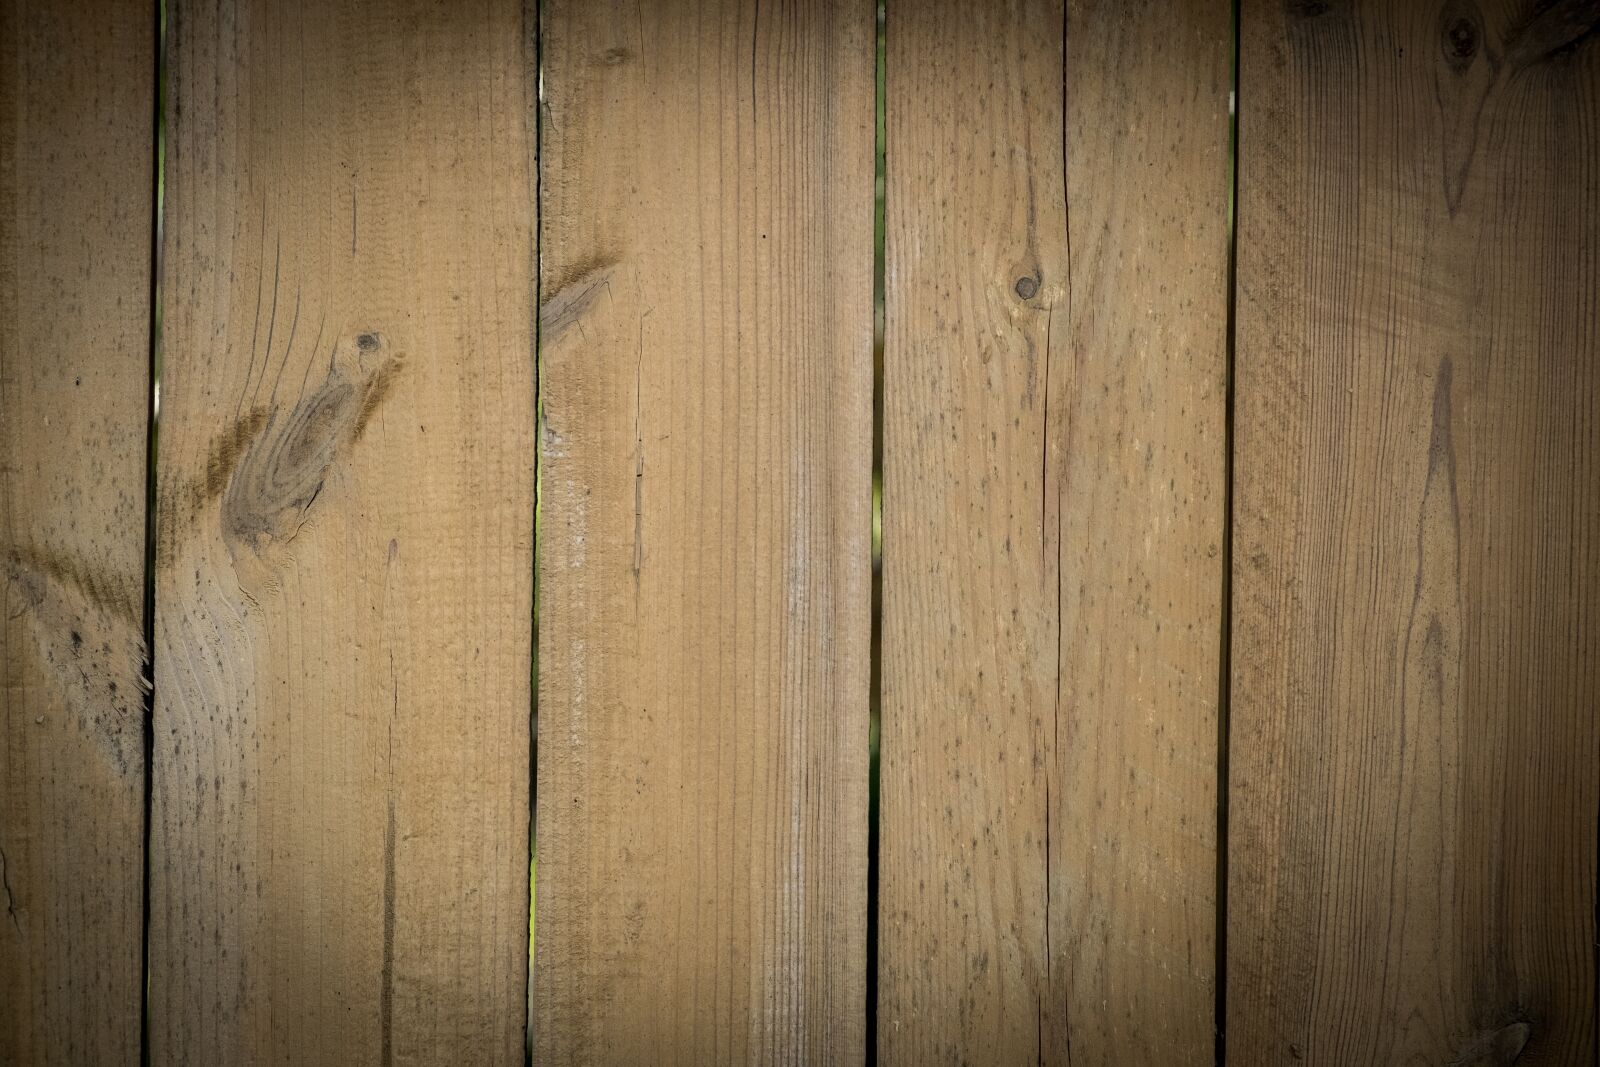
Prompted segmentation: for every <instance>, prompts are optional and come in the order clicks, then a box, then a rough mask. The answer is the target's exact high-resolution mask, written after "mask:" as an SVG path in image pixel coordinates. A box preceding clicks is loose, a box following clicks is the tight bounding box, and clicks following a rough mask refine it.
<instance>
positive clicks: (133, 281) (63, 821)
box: [0, 0, 156, 1064]
mask: <svg viewBox="0 0 1600 1067" xmlns="http://www.w3.org/2000/svg"><path fill="white" fill-rule="evenodd" d="M155 37H156V23H155V10H154V8H153V6H152V5H150V4H127V3H112V2H96V3H79V4H57V5H50V4H46V5H39V4H27V3H22V2H20V0H6V2H4V3H0V560H3V565H4V584H3V590H0V608H3V610H0V671H3V672H4V673H3V688H0V895H3V897H4V900H3V903H4V905H5V914H4V916H0V990H4V991H5V992H4V993H3V994H0V1063H16V1064H24V1063H103V1064H114V1063H137V1062H138V1060H139V998H140V991H141V982H142V971H143V961H142V957H141V952H142V941H141V936H142V925H143V915H144V903H143V894H144V792H145V755H144V751H145V750H144V725H145V723H144V693H145V691H146V689H145V684H144V662H145V656H144V622H145V612H144V602H145V595H144V578H145V566H144V555H145V552H144V549H145V485H146V460H147V449H146V430H147V427H148V424H149V405H150V271H151V249H152V238H151V226H152V224H153V219H154V217H155V211H154V197H155V183H154V164H155V129H154V116H155V84H156V67H155Z"/></svg>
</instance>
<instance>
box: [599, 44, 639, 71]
mask: <svg viewBox="0 0 1600 1067" xmlns="http://www.w3.org/2000/svg"><path fill="white" fill-rule="evenodd" d="M632 58H633V53H632V52H631V51H629V50H628V49H626V48H623V47H622V46H620V45H619V46H617V47H616V48H607V49H606V50H605V51H604V52H601V53H600V55H599V56H598V57H597V62H598V63H599V64H600V66H602V67H620V66H622V65H623V64H624V63H627V62H628V60H630V59H632Z"/></svg>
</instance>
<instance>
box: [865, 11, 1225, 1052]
mask: <svg viewBox="0 0 1600 1067" xmlns="http://www.w3.org/2000/svg"><path fill="white" fill-rule="evenodd" d="M888 47H889V55H888V90H887V92H888V97H887V105H888V135H887V137H888V139H887V146H886V150H887V158H888V193H887V212H888V261H887V301H888V305H887V314H888V327H887V349H886V357H885V358H886V365H885V430H884V644H883V779H882V782H883V786H882V788H883V828H882V875H881V879H882V881H881V893H882V899H881V904H880V921H881V923H882V934H881V939H880V946H881V947H880V951H881V956H880V982H881V985H880V989H879V1016H878V1028H879V1029H878V1035H879V1052H880V1055H881V1057H882V1058H883V1060H884V1061H886V1062H897V1063H914V1064H920V1063H932V1062H941V1063H942V1062H985V1063H1022V1062H1027V1063H1033V1062H1055V1063H1065V1062H1068V1060H1069V1059H1070V1060H1071V1062H1073V1063H1085V1062H1087V1063H1192V1062H1201V1061H1207V1060H1209V1058H1210V1056H1211V1053H1212V1046H1213V1033H1212V1026H1213V1014H1214V1010H1213V1005H1214V1001H1215V993H1214V979H1215V948H1214V932H1215V927H1216V917H1215V912H1214V899H1215V885H1216V868H1215V863H1214V856H1215V849H1216V840H1217V838H1216V815H1217V812H1216V797H1217V787H1216V778H1217V756H1218V724H1217V702H1218V691H1219V662H1220V655H1221V617H1222V611H1221V598H1222V588H1223V587H1222V580H1223V576H1222V552H1221V545H1222V539H1223V522H1224V515H1225V499H1224V497H1225V493H1224V463H1225V452H1224V436H1223V427H1224V418H1225V370H1226V347H1225V327H1226V311H1227V296H1226V278H1227V215H1226V207H1227V203H1226V199H1227V191H1228V180H1229V171H1228V159H1227V143H1228V118H1227V101H1228V89H1229V81H1230V71H1229V67H1228V60H1229V23H1228V16H1227V12H1226V10H1224V9H1222V8H1220V7H1219V8H1216V9H1215V10H1204V9H1200V8H1199V7H1198V6H1195V7H1194V9H1191V5H1187V4H1181V3H1176V2H1172V3H1156V4H1135V5H1120V4H1115V5H1114V4H1090V3H1084V4H1072V5H1070V6H1069V9H1068V10H1066V11H1063V8H1062V6H1061V4H1059V3H1050V2H1030V3H1020V4H1013V5H981V6H974V5H967V4H959V3H954V2H951V3H937V2H922V3H911V4H899V5H896V6H895V7H893V8H892V9H891V10H890V12H889V17H888Z"/></svg>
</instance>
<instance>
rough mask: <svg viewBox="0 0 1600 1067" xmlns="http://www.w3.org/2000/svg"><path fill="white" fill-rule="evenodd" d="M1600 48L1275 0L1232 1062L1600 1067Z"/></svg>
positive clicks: (1243, 195) (1244, 242) (1251, 33)
mask: <svg viewBox="0 0 1600 1067" xmlns="http://www.w3.org/2000/svg"><path fill="white" fill-rule="evenodd" d="M1597 21H1600V8H1597V6H1596V5H1595V4H1593V3H1583V2H1565V3H1562V2H1558V3H1554V4H1531V3H1520V2H1519V3H1498V2H1492V0H1482V2H1480V3H1479V4H1477V5H1473V4H1468V3H1450V4H1446V5H1443V7H1441V6H1439V5H1437V4H1423V3H1399V4H1393V5H1383V4H1374V5H1362V6H1360V7H1357V6H1354V5H1347V4H1343V3H1319V4H1288V5H1283V4H1278V3H1265V2H1255V0H1250V2H1247V3H1246V4H1245V5H1244V10H1243V32H1244V37H1243V50H1242V66H1241V72H1240V100H1241V103H1242V111H1241V127H1240V146H1241V153H1242V154H1241V163H1242V168H1241V172H1240V189H1239V193H1240V216H1239V221H1240V230H1239V283H1238V294H1239V319H1238V349H1237V383H1238V392H1237V451H1236V456H1237V459H1236V464H1237V465H1236V474H1237V481H1236V493H1237V496H1236V500H1237V511H1236V532H1235V540H1234V546H1235V553H1234V575H1235V587H1234V599H1233V605H1234V650H1233V663H1234V668H1235V669H1234V675H1233V703H1232V739H1233V745H1232V749H1233V763H1232V768H1231V781H1232V804H1231V808H1230V826H1231V836H1230V840H1229V856H1230V861H1229V867H1230V891H1229V896H1228V920H1229V937H1228V950H1229V952H1228V955H1229V960H1228V964H1229V966H1228V991H1227V998H1228V1027H1227V1047H1228V1051H1229V1059H1230V1061H1232V1062H1236V1063H1289V1062H1306V1063H1327V1064H1334V1063H1337V1064H1394V1063H1460V1064H1465V1063H1473V1064H1510V1063H1512V1062H1513V1061H1515V1062H1516V1063H1518V1064H1535V1063H1538V1064H1569V1063H1571V1064H1577V1063H1593V1062H1594V1059H1595V1052H1596V1047H1595V1010H1594V1003H1595V926H1594V916H1595V861H1596V846H1595V841H1596V821H1595V820H1596V811H1597V802H1600V774H1597V772H1596V768H1597V766H1600V718H1597V712H1596V709H1597V707H1600V673H1597V666H1596V665H1597V664H1600V628H1597V627H1596V626H1595V622H1594V620H1595V612H1596V607H1597V605H1600V510H1597V508H1596V503H1595V501H1596V493H1597V490H1600V379H1597V371H1600V42H1597V37H1596V33H1595V29H1596V23H1597ZM1519 1055H1520V1057H1521V1058H1518V1056H1519Z"/></svg>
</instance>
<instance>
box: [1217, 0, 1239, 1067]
mask: <svg viewBox="0 0 1600 1067" xmlns="http://www.w3.org/2000/svg"><path fill="white" fill-rule="evenodd" d="M1232 29H1233V55H1232V57H1231V58H1232V66H1233V71H1232V76H1233V85H1232V89H1231V91H1230V92H1229V94H1228V221H1227V226H1228V275H1227V286H1228V295H1227V301H1228V310H1227V355H1226V365H1225V369H1224V378H1225V383H1224V387H1223V396H1224V401H1223V403H1224V414H1223V433H1222V447H1223V494H1222V496H1223V516H1222V638H1221V642H1220V646H1221V647H1220V653H1219V655H1220V660H1221V664H1220V669H1219V672H1218V677H1217V687H1218V698H1217V888H1216V898H1217V932H1216V945H1217V949H1216V952H1217V955H1216V1007H1215V1009H1214V1011H1215V1027H1216V1051H1215V1055H1216V1062H1217V1064H1218V1067H1221V1065H1222V1064H1224V1063H1226V1062H1227V1021H1228V747H1229V733H1228V731H1229V722H1228V717H1229V714H1230V711H1231V706H1230V702H1231V699H1232V694H1233V673H1232V672H1233V490H1234V484H1233V483H1234V456H1233V443H1234V384H1235V379H1236V375H1235V363H1236V360H1237V352H1236V344H1235V340H1236V339H1235V325H1236V323H1237V321H1238V275H1239V2H1238V0H1234V3H1233V27H1232Z"/></svg>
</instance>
